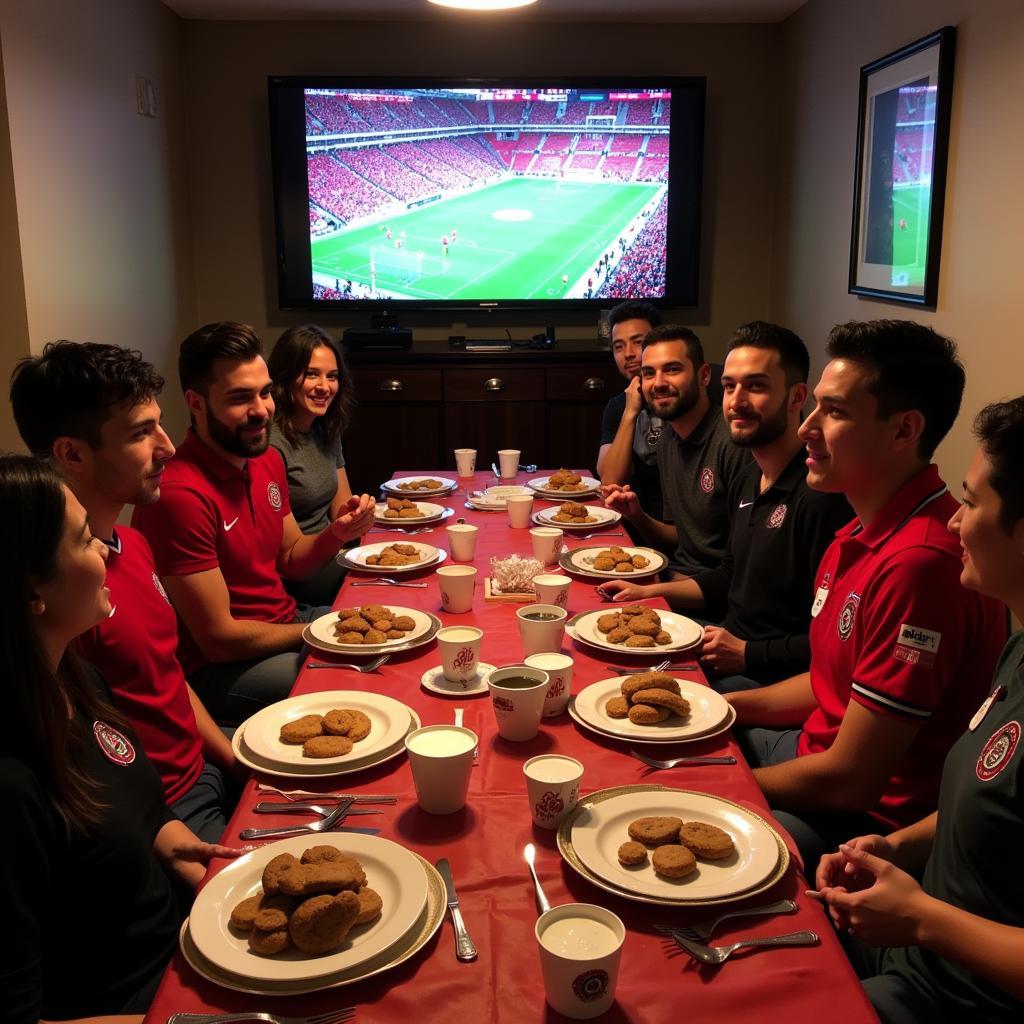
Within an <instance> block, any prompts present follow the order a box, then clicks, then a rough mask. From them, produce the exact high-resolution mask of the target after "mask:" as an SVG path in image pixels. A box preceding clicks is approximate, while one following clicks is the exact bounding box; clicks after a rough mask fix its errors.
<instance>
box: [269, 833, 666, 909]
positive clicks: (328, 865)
mask: <svg viewBox="0 0 1024 1024" xmlns="http://www.w3.org/2000/svg"><path fill="white" fill-rule="evenodd" d="M679 824H680V825H682V822H680V823H679ZM676 831H677V832H678V831H679V830H678V829H676ZM346 860H347V861H351V858H346ZM346 860H337V861H333V860H332V861H320V862H319V863H316V864H299V863H296V865H295V866H294V867H291V868H288V869H287V870H286V871H283V872H282V873H281V876H280V879H279V884H280V890H281V892H282V893H285V894H286V895H288V896H302V897H308V896H319V895H321V894H322V893H330V894H331V895H333V894H335V893H339V892H342V891H344V890H345V889H349V890H351V891H353V892H354V891H355V890H356V889H358V888H359V886H360V885H361V884H363V883H365V882H366V875H364V874H363V873H362V869H361V868H358V869H357V868H354V867H353V866H352V864H351V863H346Z"/></svg>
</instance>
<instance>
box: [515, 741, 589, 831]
mask: <svg viewBox="0 0 1024 1024" xmlns="http://www.w3.org/2000/svg"><path fill="white" fill-rule="evenodd" d="M523 775H524V776H525V777H526V796H527V799H529V801H530V815H531V816H532V818H533V823H534V825H537V826H539V827H540V828H558V826H559V825H560V824H561V823H562V820H563V819H564V818H565V816H566V815H567V814H568V813H569V812H570V811H571V810H573V808H575V806H576V803H577V802H578V800H579V797H580V780H581V779H582V778H583V765H582V764H580V762H579V761H577V760H576V759H575V758H572V757H565V756H564V755H563V754H541V755H540V756H539V757H531V758H530V760H529V761H527V762H526V764H524V765H523Z"/></svg>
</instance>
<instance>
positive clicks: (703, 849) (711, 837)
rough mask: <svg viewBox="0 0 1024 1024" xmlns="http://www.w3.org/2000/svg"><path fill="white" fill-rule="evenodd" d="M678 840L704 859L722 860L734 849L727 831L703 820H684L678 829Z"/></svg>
mask: <svg viewBox="0 0 1024 1024" xmlns="http://www.w3.org/2000/svg"><path fill="white" fill-rule="evenodd" d="M679 842H680V843H682V845H683V846H685V847H687V849H689V850H692V851H693V852H694V853H695V854H696V855H697V856H698V857H703V858H704V859H705V860H722V859H723V858H725V857H728V856H729V855H730V854H731V853H732V852H733V850H735V849H736V847H735V845H734V844H733V841H732V836H730V835H729V833H728V832H726V831H725V830H724V829H721V828H719V827H718V826H717V825H707V824H705V823H704V822H703V821H687V822H684V823H683V827H682V828H681V829H680V830H679Z"/></svg>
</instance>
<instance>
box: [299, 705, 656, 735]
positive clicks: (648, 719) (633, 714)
mask: <svg viewBox="0 0 1024 1024" xmlns="http://www.w3.org/2000/svg"><path fill="white" fill-rule="evenodd" d="M671 713H672V712H670V711H669V709H668V708H656V707H652V706H651V705H650V704H634V705H633V706H632V707H631V708H630V709H629V720H630V721H631V722H632V723H633V724H634V725H657V724H658V723H659V722H664V721H665V719H666V718H668V716H669V715H670V714H671ZM309 742H310V743H315V742H316V741H315V740H310V741H309Z"/></svg>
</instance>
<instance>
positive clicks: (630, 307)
mask: <svg viewBox="0 0 1024 1024" xmlns="http://www.w3.org/2000/svg"><path fill="white" fill-rule="evenodd" d="M626 320H646V321H647V322H648V323H649V324H650V325H651V326H652V327H660V326H661V313H659V312H658V310H657V309H655V308H654V306H652V305H651V304H650V303H649V302H643V301H641V300H640V299H627V300H626V301H625V302H620V303H619V304H618V305H617V306H612V308H611V309H610V310H608V330H609V331H610V330H611V329H612V328H613V327H614V326H615V325H616V324H621V323H624V322H625V321H626Z"/></svg>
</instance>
